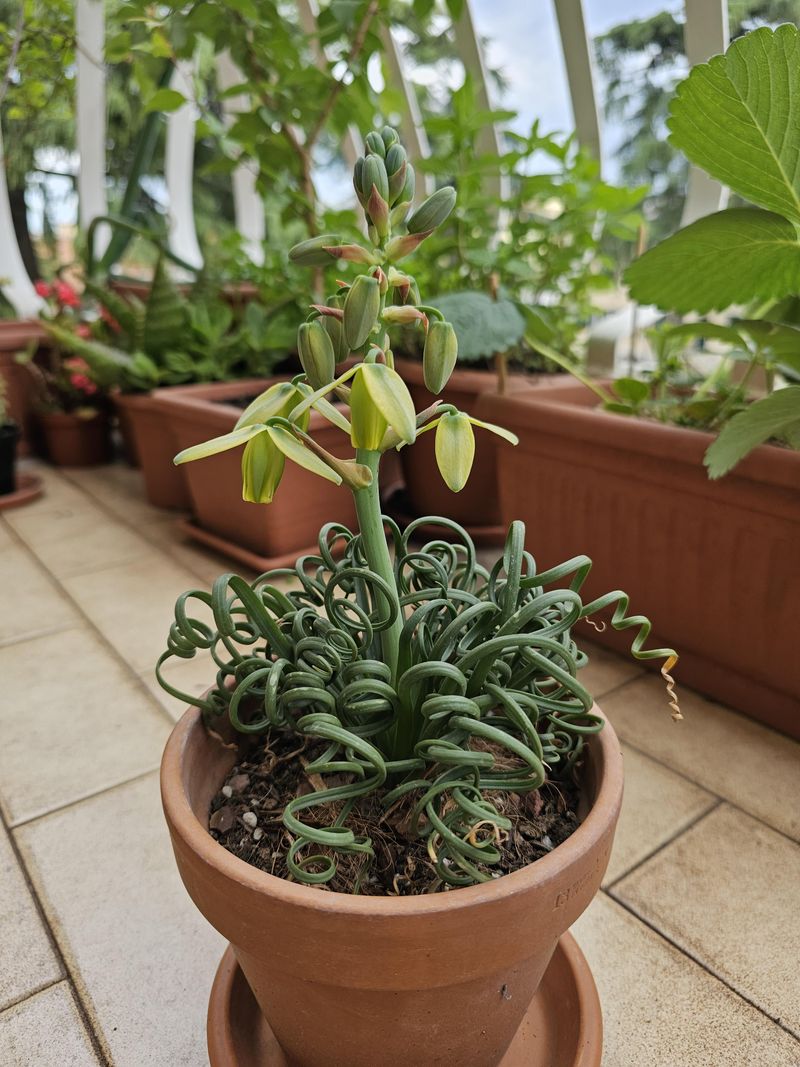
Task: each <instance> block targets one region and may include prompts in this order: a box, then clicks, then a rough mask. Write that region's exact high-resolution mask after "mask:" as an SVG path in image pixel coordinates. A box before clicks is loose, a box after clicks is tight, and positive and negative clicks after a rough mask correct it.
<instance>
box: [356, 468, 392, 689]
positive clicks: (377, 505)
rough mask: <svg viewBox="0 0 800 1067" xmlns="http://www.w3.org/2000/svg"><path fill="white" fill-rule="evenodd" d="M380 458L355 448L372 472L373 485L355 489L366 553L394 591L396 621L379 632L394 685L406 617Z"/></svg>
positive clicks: (357, 510) (375, 571)
mask: <svg viewBox="0 0 800 1067" xmlns="http://www.w3.org/2000/svg"><path fill="white" fill-rule="evenodd" d="M380 461H381V454H380V452H376V451H370V450H368V449H366V448H359V449H357V450H356V462H357V463H363V464H364V466H366V467H369V469H370V471H371V472H372V484H371V485H368V486H367V487H366V488H364V489H357V490H355V491H354V492H353V498H354V499H355V502H356V514H357V515H358V526H359V530H360V531H361V541H362V544H363V546H364V554H365V555H366V557H367V564H368V565H369V568H370V570H371V571H373V572H374V573H375V574H377V575H378V577H380V578H383V580H384V581H385V582H386V584H387V585H388V586H389V588H390V589H391V591H392V598H393V604H392V607H393V608H394V611H395V617H394V621H393V622H392V624H391V626H389V627H388V628H387V629H385V630H382V631H381V634H380V639H381V652H382V654H383V661H384V663H385V664H386V666H387V667H388V668H389V669H390V670H391V672H392V684H395V683H396V680H397V660H398V656H399V649H400V632H401V630H402V629H403V617H402V613H401V611H400V598H399V596H398V594H397V583H396V581H395V576H394V567H393V566H392V557H391V556H390V555H389V546H388V544H387V543H386V534H385V533H384V529H383V516H382V515H381V498H380V487H379V480H378V467H379V465H380Z"/></svg>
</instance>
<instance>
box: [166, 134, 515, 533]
mask: <svg viewBox="0 0 800 1067" xmlns="http://www.w3.org/2000/svg"><path fill="white" fill-rule="evenodd" d="M365 146H366V154H365V155H364V156H363V157H362V158H360V159H359V160H358V161H357V163H356V165H355V168H354V176H353V184H354V186H355V190H356V194H357V196H358V200H359V202H360V204H361V205H362V207H363V209H364V213H365V216H366V222H367V231H368V236H369V241H365V242H364V243H363V244H361V243H346V242H343V241H342V239H341V238H340V237H339V236H337V235H336V234H320V235H319V236H316V237H311V238H309V239H308V240H306V241H302V242H301V243H300V244H298V245H295V247H294V248H292V250H291V251H290V253H289V258H290V259H291V260H292V261H293V262H294V263H299V264H303V265H305V266H308V267H321V266H326V265H329V264H330V263H331V261H334V260H345V261H347V262H349V263H353V264H360V265H361V266H362V267H363V268H364V269H363V273H361V274H359V275H357V276H356V277H355V278H354V279H353V281H352V282H350V283H345V282H341V283H339V287H338V289H337V290H336V292H335V293H333V294H332V295H331V296H330V297H328V299H327V301H326V302H325V303H322V304H312V305H311V310H310V313H309V315H308V318H307V319H306V321H305V322H303V323H302V324H301V325H300V327H299V329H298V331H297V354H298V358H299V360H300V363H301V365H302V368H303V374H302V375H298V376H297V377H296V378H295V379H294V380H293V381H292V382H282V383H278V384H275V385H273V386H270V388H269V389H267V391H266V392H265V393H264V394H262V396H261V397H259V398H257V400H256V401H254V403H253V404H251V405H250V407H249V408H248V409H247V410H246V411H245V412H244V413H243V415H242V417H241V418H240V420H239V423H238V424H237V426H236V428H235V429H234V430H233V431H232V432H231V433H229V434H224V435H223V436H222V437H219V438H215V439H214V440H213V441H207V442H204V443H203V444H200V445H196V446H193V447H192V448H189V449H186V450H185V451H184V452H183V453H181V454H180V455H179V456H178V457H176V462H180V463H183V462H187V461H189V460H193V459H201V458H202V457H204V456H209V455H214V454H216V453H218V452H222V451H224V450H225V449H228V448H236V447H239V446H244V456H243V462H242V477H243V494H244V497H245V499H246V500H251V501H255V502H263V503H267V502H269V501H271V500H272V498H273V496H274V493H275V491H276V489H277V487H278V484H279V482H280V481H281V477H282V474H283V470H284V466H285V463H286V461H287V460H290V461H291V462H292V463H295V464H297V465H299V466H301V467H304V468H305V469H306V470H309V471H311V472H313V473H314V474H317V475H319V476H320V477H322V478H327V479H328V480H329V481H332V482H335V483H336V484H346V485H348V486H349V487H350V489H352V490H353V491H354V492H356V493H357V492H359V491H360V490H362V489H365V488H367V487H369V486H370V485H371V483H372V478H373V471H374V470H376V469H377V460H376V457H375V454H376V453H382V452H386V451H387V449H389V448H401V447H403V446H405V445H409V444H412V443H413V442H414V440H415V438H416V437H417V435H418V434H419V433H425V432H426V431H428V430H435V431H436V457H437V461H438V464H439V469H440V471H441V473H442V476H443V478H444V480H445V482H446V483H447V484H448V485H449V486H450V488H451V489H453V490H454V491H455V492H458V491H459V490H460V489H461V488H462V487H463V485H464V484H465V482H466V480H467V478H468V476H469V472H470V469H471V467H472V459H473V455H474V447H475V446H474V439H473V431H472V427H473V426H481V427H483V428H485V429H489V430H493V431H494V432H496V433H500V434H501V435H502V436H508V435H506V434H505V431H502V430H499V429H498V428H497V427H492V426H487V425H486V424H484V423H480V422H478V421H477V420H475V419H473V418H471V417H468V416H466V415H464V414H462V413H461V412H459V411H457V410H456V409H455V408H453V407H452V405H450V404H441V405H440V404H439V402H437V403H436V404H434V405H433V406H431V407H429V408H427V409H426V410H425V411H423V412H421V413H419V414H418V413H417V411H416V409H415V407H414V402H413V400H412V398H411V394H410V393H409V391H408V387H407V386H406V384H405V382H404V381H403V380H402V378H401V377H400V375H399V374H398V373H397V371H396V370H395V369H394V356H393V353H392V348H391V342H390V337H389V332H388V331H389V330H390V329H393V328H398V327H399V328H405V329H417V330H423V331H424V335H425V340H424V345H423V360H422V362H423V372H424V378H425V384H426V386H427V388H428V389H429V390H430V391H431V392H432V393H434V394H441V393H442V391H443V390H444V388H445V386H446V385H447V382H448V380H449V378H450V375H451V374H452V373H453V369H454V368H455V365H456V360H457V358H458V342H457V340H456V333H455V330H454V329H453V326H452V325H451V324H450V323H449V322H446V321H444V318H443V316H442V313H441V312H440V311H438V310H437V309H436V308H431V307H427V306H425V305H424V304H422V302H421V300H420V294H419V290H418V288H417V284H416V282H415V280H414V278H413V277H412V276H411V275H410V274H406V273H404V272H403V271H401V270H398V269H397V267H396V266H394V264H395V263H396V262H397V261H398V260H400V259H402V258H403V257H404V256H407V255H408V254H409V253H410V252H413V251H414V249H416V248H417V247H418V246H419V245H420V244H421V243H422V242H423V241H424V240H425V238H426V237H428V236H429V235H430V234H431V233H432V232H433V231H434V230H435V229H436V228H437V226H441V225H442V223H443V222H445V221H446V219H447V218H448V216H449V215H450V213H451V211H452V210H453V207H454V205H455V200H456V194H455V190H454V189H452V188H450V187H448V188H444V189H439V190H437V191H436V192H435V193H433V195H432V196H429V197H428V199H427V200H425V201H424V203H422V204H421V205H420V206H419V207H417V208H416V210H415V211H413V213H412V214H411V215H410V216H409V211H410V210H411V207H412V202H413V199H414V191H415V176H414V168H413V166H412V165H411V163H410V162H409V160H408V157H407V155H406V151H405V149H404V148H403V146H402V145H401V144H400V141H399V138H398V136H397V133H396V132H395V131H394V130H393V129H391V128H390V127H389V126H385V127H384V128H383V130H381V131H380V132H378V131H375V130H373V131H372V132H371V133H368V134H367V136H366V138H365ZM354 357H356V358H354ZM345 360H347V361H350V362H351V365H349V366H348V367H347V368H346V369H345V370H344V371H340V370H339V369H337V365H338V364H341V363H342V362H343V361H345ZM332 401H338V403H336V402H332ZM312 409H313V410H315V411H316V412H318V413H319V414H321V415H322V416H323V417H324V418H325V419H327V420H328V421H329V422H330V423H332V424H333V425H335V426H336V427H337V428H339V429H340V430H342V431H343V432H344V433H346V434H348V435H349V438H350V442H351V444H352V446H353V447H354V448H355V449H356V453H357V454H356V457H354V458H353V459H344V460H343V459H340V458H338V457H337V456H334V455H332V454H331V453H329V452H327V451H325V450H324V449H323V448H322V447H321V446H320V445H319V443H318V442H317V441H316V440H315V439H314V438H313V437H312V436H311V435H310V433H309V432H308V431H309V424H310V423H309V420H310V416H311V411H312ZM370 457H371V458H370ZM375 500H376V501H377V496H376V497H375ZM375 506H376V507H378V506H379V505H377V503H376V505H375ZM374 518H375V523H376V524H377V525H376V527H375V528H376V529H380V516H379V514H378V515H377V516H376V517H374Z"/></svg>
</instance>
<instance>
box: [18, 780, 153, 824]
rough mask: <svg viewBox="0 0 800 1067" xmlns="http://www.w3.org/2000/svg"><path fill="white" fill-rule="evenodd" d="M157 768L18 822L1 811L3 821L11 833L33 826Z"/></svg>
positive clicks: (113, 783) (127, 783) (110, 791)
mask: <svg viewBox="0 0 800 1067" xmlns="http://www.w3.org/2000/svg"><path fill="white" fill-rule="evenodd" d="M158 769H159V767H158V764H156V766H155V767H150V768H149V769H148V770H146V771H138V772H137V773H136V774H134V775H132V776H131V777H130V778H124V779H123V780H122V781H120V782H112V783H111V785H104V786H101V787H100V788H99V789H95V790H94V791H93V792H91V793H86V794H85V795H84V796H81V797H75V798H74V799H73V800H67V801H66V802H65V803H64V804H59V805H58V806H57V807H55V808H49V809H48V810H47V811H40V812H39V813H38V814H37V815H29V816H28V817H27V818H25V819H20V820H19V822H12V821H11V820H10V819H9V818H8V814H7V813H3V821H4V822H5V824H6V826H7V828H8V829H9V830H10V831H11V832H12V833H16V831H17V830H21V829H23V828H25V827H28V826H33V825H34V823H37V822H40V821H41V820H42V819H49V818H50V816H51V815H59V814H60V813H61V812H62V811H68V810H69V809H70V808H76V807H77V806H78V805H79V804H85V803H86V802H87V801H89V800H95V799H96V798H97V797H102V796H105V795H106V794H107V793H113V792H114V790H115V789H122V787H123V786H126V785H133V784H134V783H135V782H139V781H141V780H142V779H143V778H147V777H148V776H149V775H151V774H157V773H158ZM0 812H2V808H0Z"/></svg>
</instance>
